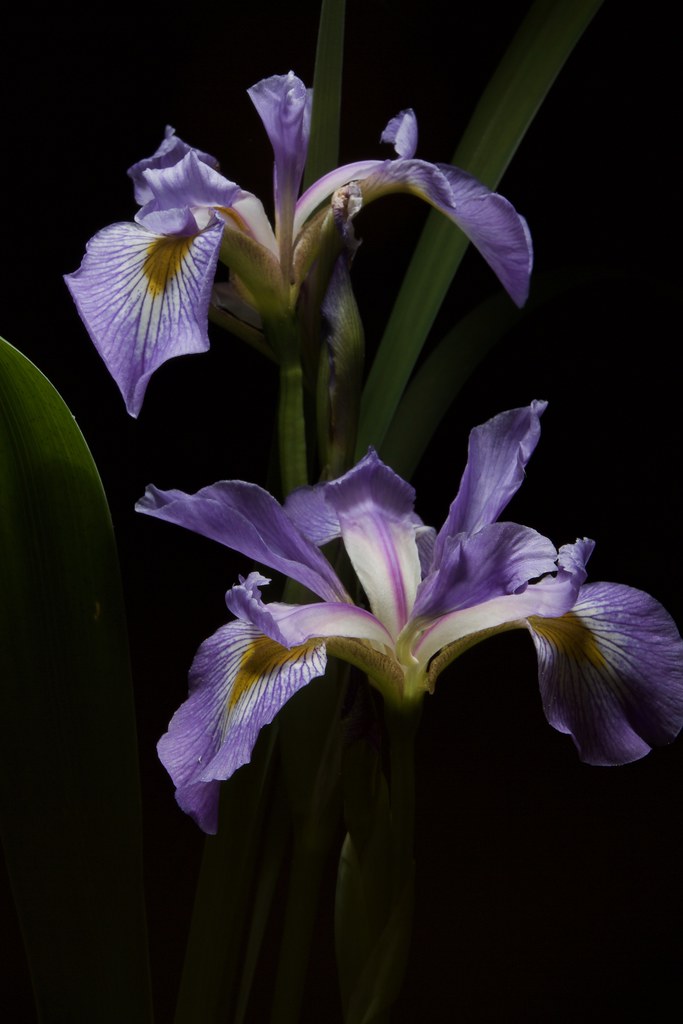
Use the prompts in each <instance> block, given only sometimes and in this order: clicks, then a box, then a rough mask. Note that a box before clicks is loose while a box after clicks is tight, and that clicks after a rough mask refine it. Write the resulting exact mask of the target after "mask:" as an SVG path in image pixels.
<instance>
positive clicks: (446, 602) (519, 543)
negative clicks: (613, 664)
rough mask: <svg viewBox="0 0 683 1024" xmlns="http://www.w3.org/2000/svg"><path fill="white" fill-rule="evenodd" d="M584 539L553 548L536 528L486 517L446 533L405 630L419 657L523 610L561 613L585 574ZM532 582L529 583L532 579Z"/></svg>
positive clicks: (588, 547)
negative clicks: (471, 530) (480, 524)
mask: <svg viewBox="0 0 683 1024" xmlns="http://www.w3.org/2000/svg"><path fill="white" fill-rule="evenodd" d="M591 551H592V543H591V542H590V541H577V543H576V544H575V545H566V546H565V547H564V548H562V549H561V551H560V552H559V554H558V552H556V551H555V548H554V547H553V545H552V543H551V542H550V541H549V540H548V539H547V538H546V537H543V536H542V535H541V534H539V533H537V532H536V531H535V530H532V529H530V528H529V527H526V526H518V525H517V524H516V523H492V524H491V525H490V526H487V527H485V528H484V529H483V530H480V531H479V533H476V534H474V535H467V534H459V535H458V536H457V537H454V538H450V539H449V541H448V544H447V545H446V547H445V550H444V553H443V557H442V560H441V563H440V564H439V566H438V568H437V569H435V570H434V571H433V572H432V573H431V574H430V575H429V576H428V577H427V578H426V579H425V580H424V581H423V583H422V584H421V586H420V588H419V590H418V594H417V599H416V601H415V608H414V610H413V617H412V619H411V621H410V622H409V623H408V625H407V627H406V632H416V633H417V632H418V631H421V632H420V633H419V635H418V636H417V637H416V640H415V642H414V643H413V645H412V651H413V654H414V655H415V657H417V658H418V659H419V660H420V661H421V662H423V663H425V664H426V663H427V662H428V661H429V659H430V658H431V657H432V656H433V655H434V654H436V653H437V651H439V650H441V648H443V647H446V646H447V645H448V644H451V643H455V641H457V640H461V639H462V638H463V637H466V636H469V635H470V634H472V633H479V632H481V631H483V630H490V629H497V628H498V627H500V626H503V625H505V624H506V623H510V622H516V621H520V622H521V621H523V620H524V619H526V618H528V616H529V615H545V616H556V615H563V614H564V613H565V612H566V611H568V610H569V609H570V608H571V607H572V606H573V605H574V603H575V601H576V596H577V594H578V592H579V588H580V587H581V585H582V583H583V582H584V580H585V578H586V569H585V559H586V558H587V557H588V556H589V555H590V552H591ZM534 581H535V582H534Z"/></svg>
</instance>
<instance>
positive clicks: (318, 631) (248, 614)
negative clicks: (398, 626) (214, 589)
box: [225, 573, 393, 648]
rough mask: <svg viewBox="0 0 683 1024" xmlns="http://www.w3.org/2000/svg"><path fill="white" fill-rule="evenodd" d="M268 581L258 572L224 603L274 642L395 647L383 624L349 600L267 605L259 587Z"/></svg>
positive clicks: (228, 595)
mask: <svg viewBox="0 0 683 1024" xmlns="http://www.w3.org/2000/svg"><path fill="white" fill-rule="evenodd" d="M268 582H269V580H267V579H266V578H265V577H263V576H261V575H260V574H259V573H250V574H249V576H248V577H247V578H246V580H242V581H241V583H239V584H238V585H237V586H235V587H232V588H231V589H230V590H229V591H228V592H227V594H226V595H225V603H226V604H227V606H228V608H229V609H230V611H231V612H232V613H233V615H236V616H237V617H238V618H239V619H242V621H243V622H250V623H251V624H252V625H253V626H255V627H256V628H257V629H258V630H260V632H262V633H265V634H266V636H269V637H270V638H271V640H276V641H277V642H278V643H280V644H282V645H283V646H285V647H294V646H296V645H300V644H303V643H306V642H307V641H308V640H312V639H315V638H317V639H320V638H326V637H349V638H353V639H356V640H371V641H372V642H373V643H375V644H379V645H381V646H382V647H388V648H391V647H392V644H393V641H392V638H391V636H390V635H389V633H388V632H387V630H386V629H385V628H384V626H383V625H382V623H381V622H380V621H379V620H378V619H376V618H375V616H374V615H372V614H371V613H370V612H368V611H366V610H365V609H364V608H358V607H357V605H355V604H351V602H350V601H349V602H345V601H319V602H316V603H315V604H284V603H282V602H279V601H271V602H270V603H269V604H264V602H263V601H262V600H261V593H260V590H259V587H261V586H263V585H264V584H265V583H268Z"/></svg>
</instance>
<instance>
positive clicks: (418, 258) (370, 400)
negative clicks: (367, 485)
mask: <svg viewBox="0 0 683 1024" xmlns="http://www.w3.org/2000/svg"><path fill="white" fill-rule="evenodd" d="M601 3H602V0H536V3H535V4H534V5H533V7H532V8H531V10H530V12H529V14H528V15H527V17H526V18H525V20H524V22H523V23H522V25H521V27H520V29H519V31H518V33H517V35H516V36H515V38H514V39H513V41H512V43H511V44H510V47H509V48H508V50H507V53H506V54H505V56H504V57H503V60H502V62H501V64H500V65H499V67H498V69H497V71H496V73H495V75H494V76H493V78H492V79H491V81H490V83H489V85H488V87H487V88H486V90H485V92H484V94H483V96H482V98H481V100H480V101H479V104H478V105H477V108H476V110H475V112H474V115H473V116H472V119H471V121H470V123H469V126H468V128H467V130H466V132H465V134H464V136H463V139H462V141H461V143H460V145H459V146H458V148H457V150H456V151H455V154H454V156H453V160H452V163H454V164H456V165H457V166H458V167H462V168H463V169H464V170H467V171H469V172H470V173H471V174H473V175H475V177H477V178H479V179H480V180H481V181H483V182H484V183H485V184H486V185H488V186H489V187H490V188H496V186H497V185H498V182H499V181H500V179H501V178H502V176H503V173H504V172H505V169H506V167H507V166H508V164H509V162H510V160H511V159H512V157H513V156H514V154H515V152H516V150H517V147H518V146H519V144H520V143H521V141H522V139H523V138H524V135H525V134H526V131H527V128H528V127H529V125H530V124H531V122H532V120H533V118H534V116H535V114H536V111H537V110H538V108H539V107H540V105H541V103H542V102H543V99H544V98H545V96H546V94H547V93H548V91H549V89H550V87H551V86H552V84H553V82H554V81H555V78H556V77H557V75H558V74H559V72H560V71H561V69H562V67H563V65H564V63H565V61H566V60H567V58H568V57H569V55H570V53H571V52H572V50H573V48H574V46H575V45H576V43H577V42H578V40H579V39H580V38H581V35H582V34H583V32H584V30H585V29H586V28H587V26H588V25H589V23H590V21H591V19H592V18H593V16H594V15H595V13H596V12H597V11H598V9H599V7H600V6H601ZM467 245H468V242H467V239H466V237H465V235H463V234H462V232H460V231H458V230H457V229H454V228H453V225H452V224H451V223H450V222H449V221H447V220H446V218H445V217H443V216H442V215H441V214H439V213H437V212H436V211H432V212H431V213H430V215H429V217H428V219H427V223H426V225H425V228H424V231H423V233H422V236H421V238H420V241H419V243H418V245H417V247H416V249H415V252H414V254H413V257H412V260H411V263H410V266H409V267H408V270H407V272H406V276H405V279H404V281H403V284H402V286H401V291H400V293H399V296H398V298H397V301H396V304H395V306H394V308H393V310H392V313H391V316H390V318H389V323H388V324H387V327H386V330H385V333H384V336H383V338H382V341H381V343H380V346H379V349H378V352H377V355H376V357H375V361H374V364H373V366H372V369H371V371H370V374H369V376H368V380H367V383H366V385H365V390H364V393H363V400H362V404H361V420H360V426H359V437H358V443H357V446H356V453H357V457H360V455H362V454H364V453H365V452H366V451H367V448H368V445H371V444H372V445H375V446H376V447H379V448H380V449H382V444H383V442H384V438H385V436H386V432H387V430H388V428H389V424H390V423H391V420H392V417H393V416H394V413H395V411H396V407H397V405H398V403H399V400H400V397H401V394H402V393H403V390H404V388H405V386H406V384H407V382H408V380H409V378H410V375H411V373H412V370H413V367H414V366H415V363H416V361H417V359H418V356H419V355H420V352H421V351H422V347H423V345H424V343H425V340H426V338H427V335H428V333H429V331H430V329H431V327H432V324H433V323H434V319H435V317H436V314H437V313H438V310H439V308H440V306H441V303H442V302H443V300H444V297H445V295H446V292H447V291H448V289H449V287H450V285H451V282H452V280H453V277H454V275H455V272H456V270H457V269H458V267H459V265H460V262H461V260H462V258H463V256H464V254H465V250H466V248H467ZM382 451H383V449H382Z"/></svg>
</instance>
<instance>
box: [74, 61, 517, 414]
mask: <svg viewBox="0 0 683 1024" xmlns="http://www.w3.org/2000/svg"><path fill="white" fill-rule="evenodd" d="M248 92H249V96H250V97H251V99H252V101H253V103H254V105H255V107H256V110H257V112H258V114H259V116H260V117H261V120H262V122H263V124H264V127H265V129H266V132H267V133H268V137H269V139H270V142H271V144H272V147H273V152H274V156H275V166H274V193H275V197H274V199H275V226H274V228H273V226H272V225H271V223H270V221H269V219H268V217H267V216H266V213H265V211H264V208H263V205H262V203H261V202H260V200H259V199H257V198H256V196H254V195H252V194H251V193H250V192H245V191H244V190H243V189H241V188H240V187H239V186H238V185H236V184H235V183H234V182H231V181H228V180H227V179H226V178H224V177H223V176H222V175H221V174H220V173H219V172H218V170H217V161H216V160H214V158H213V157H211V156H209V155H208V154H206V153H202V152H200V151H199V150H197V149H194V148H192V147H190V146H188V145H187V144H186V143H184V142H182V140H180V139H179V138H178V137H177V136H176V135H175V134H174V132H173V129H171V128H167V130H166V136H165V138H164V140H163V142H162V143H161V145H160V147H159V149H158V150H157V151H156V153H155V154H154V155H153V156H152V157H150V158H149V159H146V160H142V161H140V162H139V163H137V164H135V165H134V166H133V167H131V168H130V169H129V171H128V173H129V175H130V176H131V178H132V179H133V183H134V186H135V198H136V200H137V202H138V203H139V204H140V207H141V208H140V210H139V211H138V213H137V215H136V217H135V221H134V222H132V223H120V224H113V225H111V226H110V227H108V228H105V229H104V230H103V231H100V232H98V234H96V235H95V236H94V237H93V238H92V239H91V240H90V242H89V243H88V246H87V251H86V254H85V256H84V258H83V262H82V264H81V266H80V268H79V269H78V270H77V271H76V272H75V273H73V274H69V275H68V276H67V277H66V279H65V280H66V283H67V286H68V287H69V290H70V291H71V294H72V296H73V298H74V300H75V302H76V305H77V308H78V311H79V313H80V315H81V317H82V319H83V321H84V323H85V326H86V328H87V329H88V332H89V334H90V336H91V338H92V340H93V342H94V344H95V347H96V348H97V350H98V352H99V353H100V355H101V356H102V358H103V359H104V361H105V363H106V365H107V367H108V369H109V371H110V373H111V374H112V376H113V377H114V379H115V380H116V382H117V384H118V386H119V388H120V389H121V392H122V394H123V397H124V399H125V402H126V407H127V409H128V411H129V413H130V414H131V415H132V416H137V415H138V413H139V411H140V408H141V406H142V402H143V398H144V394H145V389H146V387H147V384H148V382H149V378H150V376H151V375H152V373H153V372H154V371H155V370H156V369H157V368H158V367H159V366H161V364H162V363H164V362H165V361H166V360H167V359H170V358H172V357H173V356H179V355H184V354H186V353H191V352H203V351H205V350H206V349H207V348H208V347H209V338H208V333H207V327H208V312H209V306H210V304H211V303H212V302H214V304H215V305H216V306H217V308H220V309H221V310H223V311H224V312H225V313H226V314H227V315H228V317H232V318H234V320H233V322H235V323H240V322H242V323H247V324H249V325H250V326H251V327H253V326H254V325H256V326H257V327H258V326H260V325H261V324H262V322H263V321H264V320H265V321H267V320H268V319H272V318H273V317H278V316H280V317H281V316H286V315H287V314H288V313H290V312H291V310H293V309H294V307H295V305H296V300H297V297H298V294H299V290H300V287H301V284H302V283H303V281H304V280H305V278H306V275H307V274H308V272H309V270H310V268H311V266H312V265H313V263H314V262H315V258H316V255H317V253H318V251H319V247H320V244H321V239H322V237H323V233H324V231H326V230H329V229H330V227H332V228H334V230H339V231H340V232H341V236H342V238H344V239H346V240H348V239H349V238H350V236H351V232H350V228H349V222H350V220H351V219H352V218H353V217H354V216H355V215H356V214H357V213H358V211H359V210H360V209H361V208H362V206H363V205H365V204H366V203H368V202H370V201H372V200H373V199H376V198H378V197H379V196H382V195H386V194H389V193H391V192H409V193H412V194H414V195H417V196H419V197H420V198H422V199H424V200H426V201H427V202H428V203H430V204H431V205H432V206H435V207H436V208H437V209H438V210H440V211H441V212H442V213H443V214H444V215H445V216H447V217H449V218H450V219H451V220H452V221H453V222H454V223H455V224H457V225H458V227H460V228H461V229H462V231H464V233H465V234H466V235H467V237H468V238H469V239H470V240H471V241H472V242H473V243H474V245H475V246H476V247H477V248H478V249H479V251H480V252H481V254H482V255H483V256H484V258H485V259H486V260H487V262H488V263H489V264H490V266H491V267H492V269H493V270H494V272H495V273H496V274H497V275H498V277H499V279H500V281H501V282H502V284H503V286H504V287H505V288H506V289H507V291H508V292H509V294H510V295H511V297H512V299H513V300H514V301H515V302H516V303H517V304H518V305H522V304H523V303H524V301H525V299H526V296H527V292H528V287H529V275H530V272H531V262H532V253H531V240H530V236H529V231H528V228H527V225H526V222H525V221H524V219H523V218H522V217H520V216H519V214H517V213H516V211H515V210H514V208H513V207H512V206H511V205H510V203H509V202H508V201H507V200H506V199H503V197H502V196H499V195H497V194H496V193H493V192H491V191H490V190H489V189H487V188H486V187H485V186H484V185H482V184H480V183H479V182H478V181H476V180H475V179H474V178H472V177H471V176H470V175H468V174H466V173H465V172H464V171H461V170H458V168H456V167H452V166H450V165H447V164H430V163H426V162H425V161H423V160H416V159H414V153H415V148H416V146H417V123H416V119H415V115H414V113H413V112H412V110H406V111H403V112H402V113H401V114H399V115H398V116H397V117H395V118H393V119H392V120H391V121H390V122H389V124H388V126H387V128H386V129H385V131H384V133H383V134H382V141H384V142H389V143H393V145H394V148H395V150H396V152H397V154H398V155H397V158H396V159H393V160H365V161H361V162H358V163H352V164H347V165H346V166H344V167H339V168H337V169H336V170H335V171H331V172H330V173H329V174H326V175H324V176H323V177H322V178H321V179H320V180H319V181H317V182H316V183H315V184H314V185H312V186H311V188H309V189H308V190H307V191H306V192H305V193H304V194H303V195H302V196H301V197H300V198H297V197H298V195H299V189H300V186H301V178H302V174H303V170H304V165H305V163H306V155H307V150H308V136H309V125H310V109H311V91H310V90H307V89H306V88H305V86H304V85H303V83H302V82H301V81H300V80H299V79H298V78H297V77H296V76H295V75H294V73H293V72H291V71H290V72H289V74H287V75H275V76H273V77H272V78H267V79H264V80H263V81H261V82H259V83H257V84H256V85H255V86H253V87H252V88H251V89H249V90H248ZM330 214H331V216H329V215H330ZM219 259H220V260H221V262H222V263H224V264H225V265H226V266H228V267H229V268H230V271H231V278H230V282H229V283H227V284H226V285H223V284H219V285H217V286H215V287H214V276H215V272H216V266H217V263H218V261H219Z"/></svg>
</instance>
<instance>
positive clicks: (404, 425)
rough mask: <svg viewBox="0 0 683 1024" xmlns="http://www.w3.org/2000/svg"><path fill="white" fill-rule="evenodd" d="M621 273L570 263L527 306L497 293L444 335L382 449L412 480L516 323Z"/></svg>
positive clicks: (537, 286)
mask: <svg viewBox="0 0 683 1024" xmlns="http://www.w3.org/2000/svg"><path fill="white" fill-rule="evenodd" d="M619 276H621V275H619V274H617V273H616V272H614V271H611V270H609V269H606V268H595V267H581V268H567V269H565V270H560V271H557V272H553V273H549V274H544V275H542V276H541V277H539V278H537V279H536V281H535V283H534V288H533V291H532V293H531V296H530V298H529V302H528V303H527V305H526V306H525V307H524V309H522V310H520V309H517V308H516V307H515V306H513V305H512V303H511V302H510V301H509V299H508V297H507V295H504V294H498V295H492V296H491V297H490V298H489V299H486V301H485V302H482V303H480V305H478V306H476V307H475V309H473V310H471V312H469V313H468V314H467V315H466V316H464V317H463V318H462V320H460V321H459V323H457V324H456V325H455V326H454V327H453V328H451V330H450V331H449V332H448V333H447V334H446V335H445V336H444V337H443V338H442V339H441V341H440V342H439V344H438V345H437V346H436V347H435V348H434V350H433V351H432V352H430V354H429V355H428V356H427V358H426V359H425V361H424V363H423V364H422V366H421V367H420V369H419V370H418V372H417V373H416V374H415V376H414V377H413V379H412V380H411V382H410V384H409V385H408V387H407V388H406V391H405V393H404V395H403V397H402V399H401V401H400V404H399V407H398V409H397V411H396V415H395V416H394V419H393V420H392V422H391V425H390V427H389V430H388V432H387V436H386V438H385V441H384V444H383V446H382V455H383V457H384V458H385V459H386V461H387V463H388V464H389V465H390V466H391V467H392V468H393V469H394V470H396V472H397V473H398V474H399V475H400V476H402V477H404V478H405V479H406V480H409V479H410V477H411V476H412V475H413V473H414V471H415V469H416V467H417V464H418V463H419V461H420V459H421V458H422V455H423V454H424V452H425V449H426V448H427V445H428V444H429V442H430V440H431V438H432V435H433V434H434V431H435V430H436V428H437V427H438V425H439V423H440V422H441V419H442V417H443V416H444V415H445V413H446V411H447V410H448V408H449V406H450V405H451V403H452V402H453V400H454V398H455V397H456V395H457V394H458V392H459V391H460V389H461V388H462V386H463V384H465V382H466V381H467V379H468V377H469V376H470V374H471V373H472V372H473V371H474V370H475V369H476V368H477V366H478V365H479V363H480V362H481V361H482V359H484V357H485V356H486V355H488V353H489V352H490V351H491V349H493V348H494V347H495V345H497V344H498V342H499V341H500V340H501V339H502V338H503V337H504V336H505V334H506V333H507V332H508V331H509V330H511V329H512V328H513V327H514V326H515V325H517V324H519V323H520V322H521V321H523V320H524V319H525V318H526V317H527V316H528V315H529V314H530V313H532V312H533V311H534V310H535V309H538V307H539V306H542V305H544V304H545V303H547V302H551V301H552V300H553V299H554V298H556V297H557V296H558V295H561V294H562V293H564V292H567V291H570V290H572V289H575V288H579V287H581V286H582V285H585V284H588V283H590V282H594V281H599V280H606V279H607V280H609V279H613V278H615V277H619Z"/></svg>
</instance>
